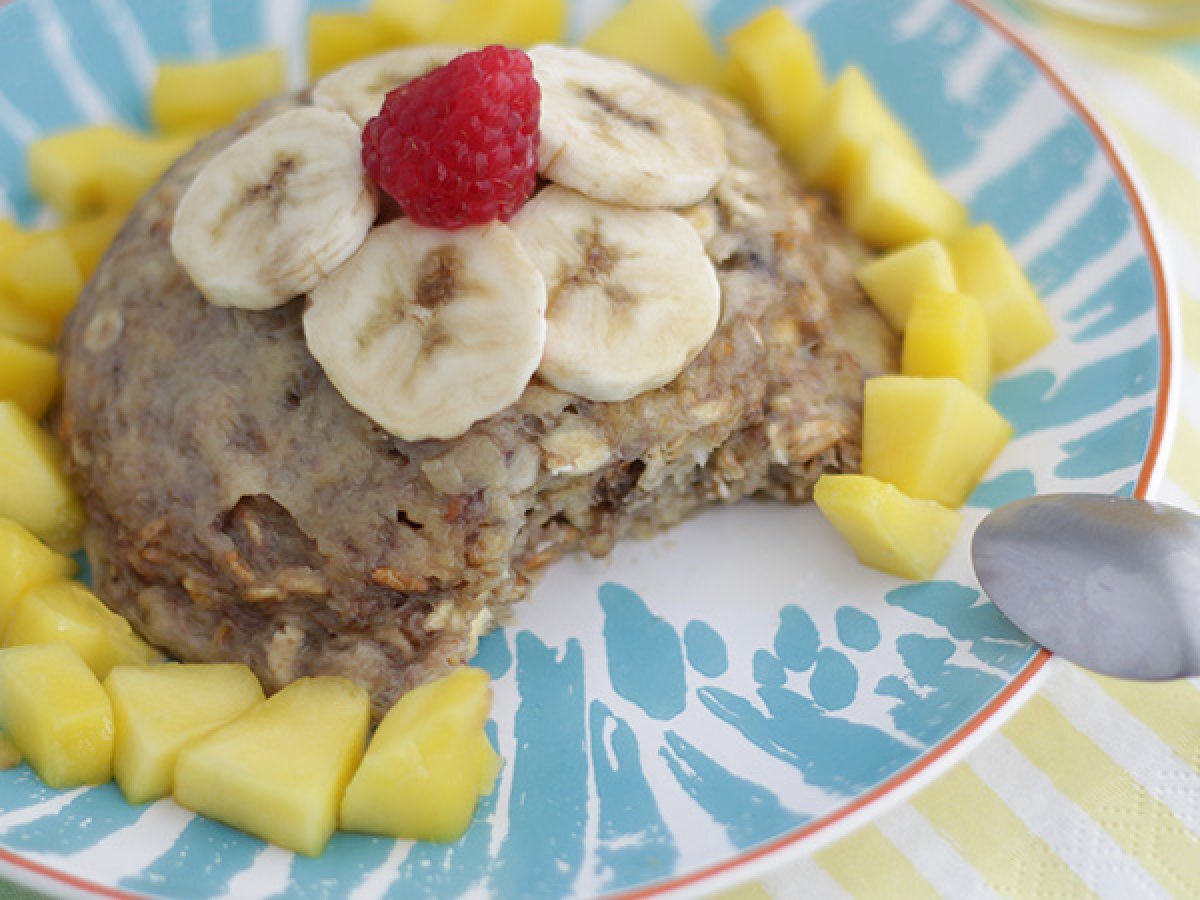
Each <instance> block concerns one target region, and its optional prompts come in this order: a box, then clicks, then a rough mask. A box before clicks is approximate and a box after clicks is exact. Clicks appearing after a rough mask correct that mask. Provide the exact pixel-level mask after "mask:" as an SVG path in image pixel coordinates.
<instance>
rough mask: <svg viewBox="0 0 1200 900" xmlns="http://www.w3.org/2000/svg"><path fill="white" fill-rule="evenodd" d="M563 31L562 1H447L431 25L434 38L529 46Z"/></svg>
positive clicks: (564, 7)
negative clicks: (440, 15) (434, 23)
mask: <svg viewBox="0 0 1200 900" xmlns="http://www.w3.org/2000/svg"><path fill="white" fill-rule="evenodd" d="M566 30H567V4H566V2H565V0H504V2H503V3H497V2H496V0H450V2H449V3H447V4H446V6H445V14H444V15H443V16H442V18H441V19H440V20H439V21H438V23H437V26H436V27H435V28H434V32H433V41H434V43H440V44H466V45H472V44H479V45H483V44H511V45H515V46H518V47H529V46H532V45H533V44H542V43H547V42H553V41H561V40H562V39H563V35H565V34H566Z"/></svg>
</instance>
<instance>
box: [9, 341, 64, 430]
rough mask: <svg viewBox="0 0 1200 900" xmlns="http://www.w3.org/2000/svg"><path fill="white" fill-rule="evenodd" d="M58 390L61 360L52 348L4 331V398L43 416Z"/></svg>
mask: <svg viewBox="0 0 1200 900" xmlns="http://www.w3.org/2000/svg"><path fill="white" fill-rule="evenodd" d="M56 393H58V360H57V358H56V357H55V356H54V354H53V353H51V352H50V351H49V350H44V349H42V348H41V347H35V346H33V345H32V344H27V343H26V342H25V341H21V340H18V339H16V338H11V337H5V336H4V335H2V334H0V400H12V401H13V402H14V403H16V404H17V406H19V407H21V409H23V410H24V411H25V413H26V414H27V415H28V416H29V417H30V418H31V419H40V418H41V417H42V416H44V415H45V414H46V410H47V409H49V408H50V401H51V400H53V399H54V395H55V394H56Z"/></svg>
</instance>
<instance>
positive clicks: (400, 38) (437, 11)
mask: <svg viewBox="0 0 1200 900" xmlns="http://www.w3.org/2000/svg"><path fill="white" fill-rule="evenodd" d="M367 14H368V15H369V16H370V17H371V18H372V19H374V20H375V21H376V22H378V23H379V24H380V26H382V28H383V32H384V36H385V43H386V44H425V43H429V42H430V41H432V40H433V34H434V32H435V31H436V30H437V27H438V24H439V23H440V22H441V21H442V19H443V18H444V17H445V15H446V2H445V0H371V5H370V7H368V13H367Z"/></svg>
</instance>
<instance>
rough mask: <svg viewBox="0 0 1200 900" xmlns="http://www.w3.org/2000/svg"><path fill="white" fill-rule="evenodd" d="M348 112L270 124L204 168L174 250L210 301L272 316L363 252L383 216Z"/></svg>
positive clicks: (291, 116)
mask: <svg viewBox="0 0 1200 900" xmlns="http://www.w3.org/2000/svg"><path fill="white" fill-rule="evenodd" d="M360 146H361V135H360V133H359V130H358V128H357V127H356V126H355V125H354V123H353V122H351V121H350V117H349V116H347V115H345V114H344V113H335V112H330V111H329V110H325V109H314V108H312V107H305V108H303V109H293V110H289V111H288V112H285V113H281V114H280V115H278V116H275V117H274V118H271V119H268V120H267V121H266V122H264V123H263V124H262V125H259V126H258V127H257V128H255V129H254V130H253V131H251V132H249V133H248V134H245V135H243V136H242V137H241V138H239V139H238V140H237V141H235V142H234V143H232V144H230V145H229V146H228V147H226V148H225V149H224V150H222V151H221V152H220V153H218V154H217V155H216V156H214V157H213V158H212V159H211V160H209V162H208V164H207V165H205V166H204V168H203V169H201V170H200V173H199V174H198V175H197V176H196V178H195V179H194V180H193V181H192V183H191V185H190V186H189V187H188V189H187V191H185V192H184V195H183V197H182V198H181V199H180V201H179V206H178V208H177V209H176V211H175V224H174V226H173V227H172V229H171V251H172V252H173V253H174V254H175V258H176V259H177V260H178V261H179V264H180V265H182V266H183V268H184V269H186V270H187V273H188V274H189V275H190V276H191V277H192V281H194V282H195V283H196V286H197V287H198V288H199V289H200V292H201V293H203V294H204V296H205V297H207V298H208V300H209V302H210V303H214V304H216V305H217V306H236V307H239V308H241V309H270V308H271V307H274V306H279V305H280V304H282V303H286V302H287V301H288V300H290V299H291V298H292V297H295V296H297V295H299V294H306V293H308V292H309V291H311V290H312V289H313V288H314V287H316V285H317V282H318V281H319V280H320V279H321V278H322V277H323V276H325V275H328V274H329V273H330V272H332V271H333V270H334V269H336V268H337V267H338V266H339V265H340V264H341V263H342V262H344V261H345V260H346V258H347V257H349V256H350V255H351V254H352V253H353V252H354V251H355V250H357V249H358V248H359V246H360V245H361V244H362V242H363V239H364V238H365V237H366V235H367V230H368V229H369V228H370V227H371V223H372V222H374V221H375V215H376V212H377V209H378V205H377V201H376V196H375V190H374V188H373V187H371V185H370V184H369V182H368V180H367V178H366V175H365V174H364V172H363V167H362V159H361V156H360V154H361V150H360Z"/></svg>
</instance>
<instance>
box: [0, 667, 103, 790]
mask: <svg viewBox="0 0 1200 900" xmlns="http://www.w3.org/2000/svg"><path fill="white" fill-rule="evenodd" d="M0 727H2V728H3V729H4V731H5V732H6V733H7V734H8V736H9V737H10V738H11V739H12V742H13V744H14V745H15V746H16V748H17V750H18V752H20V754H21V755H22V756H23V757H25V759H26V760H27V761H28V762H29V765H30V766H32V767H33V770H34V771H35V772H37V773H38V775H39V776H40V777H41V779H42V781H44V782H46V784H48V785H49V786H50V787H52V788H59V789H62V788H72V787H79V786H80V785H83V784H103V783H104V782H106V781H108V780H109V779H110V778H112V752H113V716H112V704H110V703H109V702H108V694H106V693H104V688H103V687H101V685H100V682H99V681H98V680H97V678H96V676H95V675H93V674H92V670H91V669H89V668H88V667H87V666H86V665H84V663H83V660H81V659H80V658H79V654H78V653H76V652H75V651H74V650H73V649H72V648H71V647H70V646H69V645H67V644H36V645H33V646H29V647H12V648H9V649H7V650H0Z"/></svg>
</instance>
